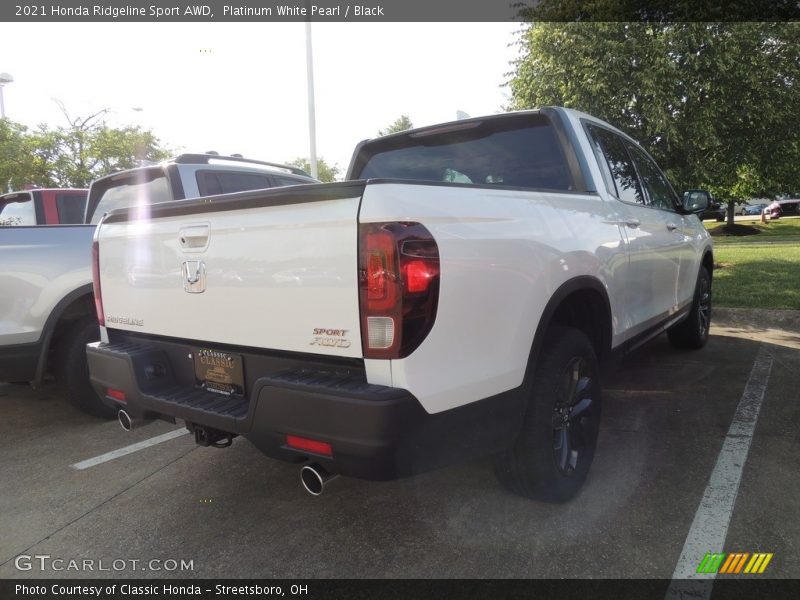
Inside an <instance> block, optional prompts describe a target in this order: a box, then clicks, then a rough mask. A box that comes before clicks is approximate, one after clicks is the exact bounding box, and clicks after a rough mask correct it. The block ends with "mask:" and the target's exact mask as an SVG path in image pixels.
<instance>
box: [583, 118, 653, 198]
mask: <svg viewBox="0 0 800 600" xmlns="http://www.w3.org/2000/svg"><path fill="white" fill-rule="evenodd" d="M587 129H588V130H589V133H590V136H591V138H592V142H593V143H594V144H595V146H596V148H599V149H600V151H601V152H602V156H603V158H604V159H605V162H606V165H607V167H608V172H609V173H610V174H611V179H612V182H613V184H614V189H613V190H612V189H609V192H611V193H612V194H614V195H615V196H616V197H617V198H619V199H620V200H622V201H623V202H631V203H633V204H642V205H644V204H646V200H645V197H644V194H643V193H642V188H641V186H640V185H639V177H638V176H637V174H636V167H635V166H634V164H633V160H632V159H631V157H630V155H629V154H628V151H627V150H626V149H625V142H624V140H623V139H622V138H621V137H619V136H618V135H617V134H615V133H613V132H611V131H609V130H607V129H603V128H602V127H595V126H594V125H588V126H587ZM601 168H603V165H602V164H601ZM603 171H605V168H603Z"/></svg>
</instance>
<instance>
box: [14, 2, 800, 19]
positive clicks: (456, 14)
mask: <svg viewBox="0 0 800 600" xmlns="http://www.w3.org/2000/svg"><path fill="white" fill-rule="evenodd" d="M0 20H2V21H10V22H15V21H16V22H92V21H97V22H113V21H120V22H137V21H139V22H283V21H285V22H291V21H312V22H349V21H352V22H374V23H380V22H489V21H497V22H511V21H526V20H527V21H531V20H533V21H565V22H568V21H651V22H670V21H789V20H800V2H797V1H796V0H778V1H772V2H763V1H757V0H751V1H748V0H734V1H721V2H718V3H716V4H707V3H703V2H696V0H636V1H634V0H594V1H592V2H586V1H581V0H358V1H354V2H352V1H349V0H294V1H293V0H287V1H284V2H280V1H277V0H161V1H160V3H156V2H155V0H94V1H93V0H87V1H84V0H39V1H35V0H34V1H22V0H17V1H16V2H15V1H13V0H12V2H10V3H7V2H3V3H0Z"/></svg>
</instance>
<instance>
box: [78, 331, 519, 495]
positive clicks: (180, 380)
mask: <svg viewBox="0 0 800 600" xmlns="http://www.w3.org/2000/svg"><path fill="white" fill-rule="evenodd" d="M194 348H196V346H193V345H189V344H182V343H175V342H166V341H146V342H141V341H137V342H121V343H120V342H117V343H113V342H112V343H102V342H98V343H94V344H90V345H89V346H88V347H87V357H88V362H89V371H90V374H91V381H92V385H93V386H94V388H95V389H96V390H97V392H98V394H99V395H100V397H103V398H105V402H106V403H107V404H109V405H110V406H115V407H117V408H124V409H125V410H126V412H128V413H129V414H130V415H131V416H132V417H134V418H161V419H165V420H168V421H172V422H174V421H175V420H176V419H182V420H185V421H187V423H188V424H190V426H194V425H200V426H203V427H208V428H213V429H217V430H220V431H223V432H227V433H232V434H237V435H242V436H244V437H246V438H247V439H248V440H249V441H251V442H252V443H253V444H254V445H255V446H256V447H257V448H258V449H259V450H261V451H262V452H263V453H264V454H266V455H267V456H270V457H273V458H276V459H280V460H284V461H289V462H297V463H301V462H306V461H309V460H310V461H314V462H318V463H319V464H321V465H322V466H324V467H325V468H326V469H328V470H329V471H330V472H332V473H339V474H342V475H346V476H351V477H358V478H361V479H370V480H388V479H396V478H399V477H405V476H409V475H413V474H415V473H419V472H422V471H426V470H429V469H431V468H434V467H437V466H442V465H444V464H449V463H453V462H457V461H460V460H464V459H469V458H474V457H476V456H480V455H484V454H487V453H491V452H494V451H497V450H500V449H502V448H503V447H505V446H507V445H508V443H509V442H510V440H509V436H515V435H516V428H517V426H518V423H519V422H520V421H521V416H522V415H521V410H522V406H521V405H520V403H519V402H517V401H515V400H511V399H510V398H506V399H503V398H501V397H495V398H494V399H488V400H484V401H481V402H478V403H474V404H473V405H469V406H470V408H468V409H455V410H452V411H446V412H445V413H440V414H436V415H429V414H428V413H426V412H425V410H424V409H423V408H422V406H421V405H420V403H419V401H418V400H417V399H416V398H415V397H414V396H413V395H412V394H410V393H409V392H408V391H406V390H402V389H397V388H390V387H386V386H380V385H372V384H369V383H367V382H366V377H365V375H364V372H363V365H361V368H360V369H359V367H358V365H352V366H348V365H343V364H334V363H331V364H323V363H319V362H318V361H317V362H314V360H311V361H309V358H308V357H303V358H292V357H286V356H265V355H249V354H247V353H244V354H243V360H244V369H245V377H246V396H245V397H234V396H230V397H229V396H222V395H220V394H215V393H213V392H208V391H206V390H203V389H200V388H197V387H195V386H194V379H193V369H191V368H188V363H190V362H191V361H189V360H187V357H188V355H189V354H190V353H191V352H192V350H193V349H194ZM154 366H155V367H157V368H154ZM154 372H161V373H162V374H161V375H157V376H154V375H153V373H154ZM108 388H113V389H116V390H120V391H122V392H123V393H124V394H125V400H124V402H120V401H118V400H115V399H113V398H111V397H110V396H107V390H108ZM498 398H499V399H498ZM287 434H288V435H296V436H301V437H305V438H310V439H313V440H318V441H322V442H328V443H329V444H330V445H331V447H332V449H333V456H332V457H326V456H321V455H315V454H311V453H308V452H303V451H299V450H295V449H291V448H289V447H288V446H286V443H285V442H286V435H287ZM510 439H511V440H513V437H511V438H510Z"/></svg>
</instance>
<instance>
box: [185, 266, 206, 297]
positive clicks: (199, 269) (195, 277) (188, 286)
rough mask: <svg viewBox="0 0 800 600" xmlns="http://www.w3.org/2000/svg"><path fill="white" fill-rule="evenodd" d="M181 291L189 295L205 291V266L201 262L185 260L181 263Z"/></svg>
mask: <svg viewBox="0 0 800 600" xmlns="http://www.w3.org/2000/svg"><path fill="white" fill-rule="evenodd" d="M183 289H184V290H185V291H187V292H189V293H190V294H202V293H203V292H205V291H206V265H205V263H204V262H203V261H202V260H187V261H186V262H184V263H183Z"/></svg>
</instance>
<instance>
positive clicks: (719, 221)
mask: <svg viewBox="0 0 800 600" xmlns="http://www.w3.org/2000/svg"><path fill="white" fill-rule="evenodd" d="M724 222H725V217H717V223H724Z"/></svg>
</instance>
